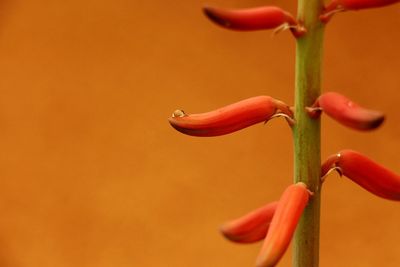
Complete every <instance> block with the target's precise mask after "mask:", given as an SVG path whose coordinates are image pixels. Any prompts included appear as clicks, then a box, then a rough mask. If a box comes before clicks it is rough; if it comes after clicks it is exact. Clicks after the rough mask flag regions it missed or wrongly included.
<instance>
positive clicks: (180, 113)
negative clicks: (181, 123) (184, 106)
mask: <svg viewBox="0 0 400 267" xmlns="http://www.w3.org/2000/svg"><path fill="white" fill-rule="evenodd" d="M185 116H186V113H185V111H183V110H181V109H177V110H175V111H174V112H173V113H172V118H182V117H185Z"/></svg>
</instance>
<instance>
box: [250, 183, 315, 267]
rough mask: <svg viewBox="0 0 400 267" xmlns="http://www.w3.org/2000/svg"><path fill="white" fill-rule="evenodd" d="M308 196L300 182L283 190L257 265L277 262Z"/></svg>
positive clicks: (285, 247)
mask: <svg viewBox="0 0 400 267" xmlns="http://www.w3.org/2000/svg"><path fill="white" fill-rule="evenodd" d="M309 197H310V192H309V191H308V190H307V187H306V185H305V184H304V183H301V182H300V183H297V184H293V185H290V186H289V187H288V188H287V189H286V190H285V191H284V192H283V194H282V197H281V199H280V200H279V203H278V207H277V208H276V211H275V214H274V217H273V218H272V222H271V225H270V227H269V230H268V233H267V237H266V238H265V240H264V243H263V246H262V248H261V251H260V254H259V255H258V258H257V263H256V266H257V267H272V266H275V265H276V264H277V263H278V261H279V260H280V258H281V257H282V256H283V254H284V253H285V251H286V249H287V247H288V246H289V243H290V241H291V240H292V237H293V233H294V231H295V230H296V226H297V223H298V222H299V220H300V217H301V214H302V213H303V210H304V208H305V207H306V205H307V203H308V200H309Z"/></svg>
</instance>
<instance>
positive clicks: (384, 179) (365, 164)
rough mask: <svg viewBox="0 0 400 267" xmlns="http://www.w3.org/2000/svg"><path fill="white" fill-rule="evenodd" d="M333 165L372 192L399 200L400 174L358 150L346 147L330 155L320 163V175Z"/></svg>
mask: <svg viewBox="0 0 400 267" xmlns="http://www.w3.org/2000/svg"><path fill="white" fill-rule="evenodd" d="M335 167H336V168H339V169H340V172H341V173H342V174H343V175H344V176H346V177H347V178H349V179H351V180H352V181H354V182H355V183H357V184H358V185H360V186H361V187H363V188H364V189H366V190H368V191H369V192H371V193H372V194H374V195H377V196H379V197H382V198H386V199H389V200H397V201H400V176H399V175H397V174H395V173H394V172H392V171H390V170H388V169H386V168H385V167H383V166H381V165H379V164H378V163H376V162H374V161H372V160H371V159H369V158H367V157H366V156H364V155H362V154H360V153H359V152H356V151H353V150H349V149H347V150H342V151H340V152H339V153H337V154H334V155H331V156H330V157H328V159H327V160H326V161H325V162H324V164H322V170H321V175H322V176H324V175H325V174H326V173H327V172H328V171H329V169H331V168H335Z"/></svg>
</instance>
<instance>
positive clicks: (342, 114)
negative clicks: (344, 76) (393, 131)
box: [308, 92, 385, 131]
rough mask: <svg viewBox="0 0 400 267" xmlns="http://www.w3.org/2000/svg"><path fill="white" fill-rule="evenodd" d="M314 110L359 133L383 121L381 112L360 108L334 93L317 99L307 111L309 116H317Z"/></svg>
mask: <svg viewBox="0 0 400 267" xmlns="http://www.w3.org/2000/svg"><path fill="white" fill-rule="evenodd" d="M315 109H316V110H318V111H320V110H322V111H323V112H325V113H326V114H327V115H328V116H329V117H331V118H332V119H334V120H336V121H338V122H339V123H341V124H343V125H345V126H347V127H350V128H353V129H356V130H360V131H368V130H373V129H375V128H377V127H379V126H380V125H381V124H382V122H383V121H384V119H385V115H384V114H383V113H382V112H380V111H375V110H370V109H365V108H363V107H360V106H359V105H358V104H356V103H354V102H352V101H351V100H350V99H348V98H347V97H345V96H343V95H341V94H339V93H335V92H327V93H324V94H322V95H321V96H320V97H318V99H317V101H316V102H315V103H314V105H313V107H312V108H309V109H308V110H309V112H310V116H316V115H317V114H316V113H315V111H313V110H315ZM317 113H318V112H317Z"/></svg>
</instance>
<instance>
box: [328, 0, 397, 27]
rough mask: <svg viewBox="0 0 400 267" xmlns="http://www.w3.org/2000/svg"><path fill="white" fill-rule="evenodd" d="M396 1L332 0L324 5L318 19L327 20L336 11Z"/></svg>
mask: <svg viewBox="0 0 400 267" xmlns="http://www.w3.org/2000/svg"><path fill="white" fill-rule="evenodd" d="M397 2H399V0H333V1H332V2H330V3H329V4H328V5H327V6H326V7H325V9H324V12H323V14H322V15H321V16H320V19H321V20H322V21H323V22H328V21H329V19H330V17H331V16H332V15H333V14H335V13H337V12H341V11H348V10H359V9H366V8H377V7H384V6H388V5H391V4H395V3H397Z"/></svg>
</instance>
